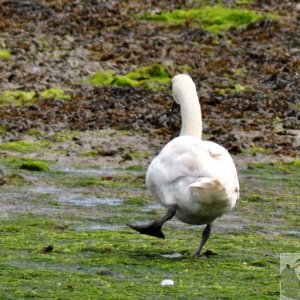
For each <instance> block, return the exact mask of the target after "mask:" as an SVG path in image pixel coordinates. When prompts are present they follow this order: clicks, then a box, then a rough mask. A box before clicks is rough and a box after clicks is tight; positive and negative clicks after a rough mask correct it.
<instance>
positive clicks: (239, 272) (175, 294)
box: [0, 160, 300, 299]
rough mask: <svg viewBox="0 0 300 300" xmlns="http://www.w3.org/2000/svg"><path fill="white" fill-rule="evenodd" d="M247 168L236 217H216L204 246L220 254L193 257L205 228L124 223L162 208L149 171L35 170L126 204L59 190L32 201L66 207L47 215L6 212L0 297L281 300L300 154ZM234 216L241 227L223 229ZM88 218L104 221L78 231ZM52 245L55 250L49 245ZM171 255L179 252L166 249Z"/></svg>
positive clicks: (1, 228) (1, 229) (1, 227)
mask: <svg viewBox="0 0 300 300" xmlns="http://www.w3.org/2000/svg"><path fill="white" fill-rule="evenodd" d="M0 163H1V161H0ZM15 165H16V166H17V165H19V163H18V164H15ZM133 166H134V165H133ZM246 167H247V168H243V169H241V170H240V171H239V173H240V180H241V187H242V192H241V199H240V201H239V203H238V205H237V208H236V209H235V211H234V212H233V214H234V218H230V217H227V218H226V219H221V220H219V221H217V222H216V224H215V227H214V229H213V232H212V235H211V238H210V239H209V241H208V242H207V244H206V246H205V250H207V249H209V250H212V251H214V252H217V255H215V256H211V257H209V258H206V259H196V258H193V257H192V256H191V255H192V253H193V251H195V249H196V248H197V246H198V244H199V242H200V239H201V231H202V227H200V226H199V227H198V226H190V225H184V224H181V223H179V222H177V221H174V222H173V221H171V222H168V223H167V224H166V225H165V227H164V233H165V235H166V239H165V240H161V239H155V238H152V237H148V236H143V235H139V234H137V233H135V232H134V231H132V230H130V229H129V228H128V227H126V226H125V224H126V223H135V222H147V221H149V220H153V219H155V218H157V217H158V216H160V215H162V214H163V213H164V212H165V211H164V210H163V209H154V208H151V207H150V208H149V205H153V204H156V202H154V200H153V199H152V196H150V195H149V193H147V192H146V191H145V189H144V174H142V175H136V173H135V172H136V170H134V169H135V168H133V170H126V171H127V172H130V171H132V173H130V174H126V175H124V174H122V173H121V174H116V175H107V176H97V177H92V176H89V175H86V176H83V175H82V174H80V175H78V176H74V175H70V174H68V173H66V172H56V173H55V172H51V171H50V172H47V173H46V174H42V175H43V176H44V175H47V177H40V175H41V174H39V172H32V173H33V174H32V175H31V178H33V179H34V178H35V180H33V181H36V180H37V179H38V181H39V182H40V181H41V180H44V184H45V183H46V184H50V185H51V186H57V185H61V186H63V189H64V191H65V189H67V190H69V191H71V192H72V193H74V192H76V193H78V191H81V190H82V189H86V190H85V191H90V193H92V194H93V192H91V188H93V187H97V186H98V185H99V187H100V188H101V189H100V192H99V191H98V190H97V191H98V193H100V196H101V197H104V196H111V197H119V198H120V199H124V205H118V206H113V207H111V206H108V205H101V208H100V207H97V208H95V207H92V208H90V210H88V208H78V207H77V208H74V207H72V206H71V205H70V204H68V206H64V205H63V204H61V205H58V204H57V199H56V198H57V197H58V195H52V194H42V195H40V196H35V197H34V198H33V199H32V203H33V204H34V205H35V206H39V205H40V206H41V207H45V205H47V207H49V208H52V209H55V210H58V209H60V210H61V213H60V214H54V213H53V212H52V211H51V210H50V212H51V213H50V214H46V213H45V211H43V212H42V214H41V213H35V212H33V211H32V212H31V213H26V212H22V211H21V212H13V211H10V212H9V214H8V215H5V214H4V217H2V215H1V217H0V235H1V247H0V254H1V255H0V267H1V270H2V272H0V295H1V297H3V299H24V298H49V295H51V298H53V299H141V298H145V299H238V298H242V299H278V297H279V294H280V293H279V280H280V278H279V254H280V253H284V252H291V253H293V252H297V251H299V250H298V249H299V247H300V243H299V235H297V234H295V233H292V232H293V230H294V231H295V230H297V226H298V224H299V223H298V221H299V217H298V216H297V215H296V214H295V211H297V207H299V200H300V198H299V196H298V198H297V197H296V196H297V193H298V191H299V187H298V185H297V182H298V181H299V175H300V162H299V161H298V160H294V161H290V162H280V161H279V162H269V163H249V164H248V165H247V166H246ZM12 189H13V190H14V191H15V190H16V187H12ZM17 191H18V190H17ZM60 193H61V191H60V192H59V194H60ZM86 196H88V194H86ZM97 196H98V195H97ZM237 221H238V226H241V228H240V227H237V228H234V227H228V228H227V227H224V228H223V227H222V226H223V224H227V225H234V224H236V222H237ZM91 223H92V224H95V223H96V224H99V225H103V228H104V227H105V226H107V227H106V229H98V230H88V229H81V230H77V226H82V227H83V228H84V225H89V224H91ZM64 224H67V226H65V225H64ZM109 226H111V227H109ZM114 226H116V227H114ZM100 228H101V226H100ZM49 245H52V246H53V250H52V251H51V252H45V251H43V249H45V248H47V247H48V246H49ZM174 253H175V254H176V253H178V254H179V256H177V257H175V258H168V257H164V256H163V255H165V254H174ZM166 278H170V279H172V280H174V286H171V287H161V286H160V282H161V281H162V280H163V279H166Z"/></svg>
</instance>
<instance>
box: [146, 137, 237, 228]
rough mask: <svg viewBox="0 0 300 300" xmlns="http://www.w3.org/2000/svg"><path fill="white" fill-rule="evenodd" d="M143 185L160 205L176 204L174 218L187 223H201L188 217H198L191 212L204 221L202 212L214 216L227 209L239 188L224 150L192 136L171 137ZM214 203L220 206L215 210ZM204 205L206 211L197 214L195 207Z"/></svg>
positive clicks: (155, 160)
mask: <svg viewBox="0 0 300 300" xmlns="http://www.w3.org/2000/svg"><path fill="white" fill-rule="evenodd" d="M146 184H147V186H148V188H149V189H150V191H151V192H152V194H153V195H154V196H155V197H156V198H157V200H158V201H159V202H160V203H161V204H162V205H163V206H165V207H167V206H169V205H173V204H176V205H178V207H179V211H178V214H177V217H179V218H180V219H181V220H183V221H185V222H187V223H201V222H202V221H201V222H200V221H199V220H191V219H194V218H196V219H198V217H197V216H194V217H193V216H191V214H194V213H195V215H197V214H198V215H199V214H200V215H199V219H201V218H202V219H203V220H204V219H205V217H204V214H207V215H209V214H210V215H211V218H215V217H218V216H219V215H221V214H222V213H224V212H225V211H227V210H229V209H231V208H232V207H234V205H235V203H236V200H237V198H238V190H239V183H238V177H237V172H236V168H235V165H234V163H233V160H232V158H231V156H230V155H229V153H228V151H227V150H226V149H225V148H223V147H221V146H219V145H217V144H215V143H213V142H208V141H202V140H200V139H199V138H196V137H192V136H180V137H178V138H175V139H174V140H172V141H171V142H169V143H168V144H167V145H166V146H165V147H164V148H163V149H162V151H161V152H160V154H159V155H158V156H157V157H156V158H155V159H154V160H153V161H152V163H151V164H150V166H149V169H148V172H147V175H146ZM214 201H215V203H214ZM205 203H206V204H205ZM215 204H216V205H217V206H220V207H219V208H217V209H216V208H215V207H214V206H215ZM223 204H224V205H223ZM221 206H222V207H221ZM223 206H224V207H223ZM204 208H205V210H206V212H203V213H202V216H201V212H199V210H203V209H204ZM185 211H186V212H185ZM213 211H214V212H213ZM185 214H186V216H181V217H180V215H185ZM187 219H190V220H189V221H187ZM204 223H207V219H205V220H204V221H203V224H204Z"/></svg>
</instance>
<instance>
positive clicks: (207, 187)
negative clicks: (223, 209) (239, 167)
mask: <svg viewBox="0 0 300 300" xmlns="http://www.w3.org/2000/svg"><path fill="white" fill-rule="evenodd" d="M189 188H190V190H191V192H192V194H193V195H194V197H196V198H198V199H199V201H200V202H201V203H203V204H212V203H213V202H215V201H218V202H219V201H222V200H224V201H226V200H227V193H226V189H225V187H224V185H223V184H222V183H221V182H220V181H218V180H216V179H213V178H209V177H200V178H199V179H198V180H197V181H195V182H193V183H192V184H191V185H190V186H189Z"/></svg>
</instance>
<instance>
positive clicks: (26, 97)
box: [0, 90, 36, 106]
mask: <svg viewBox="0 0 300 300" xmlns="http://www.w3.org/2000/svg"><path fill="white" fill-rule="evenodd" d="M35 98H36V94H35V92H30V91H29V92H28V91H22V90H4V91H0V106H2V105H10V104H12V105H30V104H32V103H34V102H35Z"/></svg>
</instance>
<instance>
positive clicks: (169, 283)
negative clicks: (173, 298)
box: [160, 279, 174, 286]
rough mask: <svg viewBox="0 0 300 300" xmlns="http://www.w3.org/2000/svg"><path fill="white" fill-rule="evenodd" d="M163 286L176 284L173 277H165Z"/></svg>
mask: <svg viewBox="0 0 300 300" xmlns="http://www.w3.org/2000/svg"><path fill="white" fill-rule="evenodd" d="M160 285H161V286H172V285H174V281H173V280H172V279H164V280H163V281H162V282H161V283H160Z"/></svg>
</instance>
